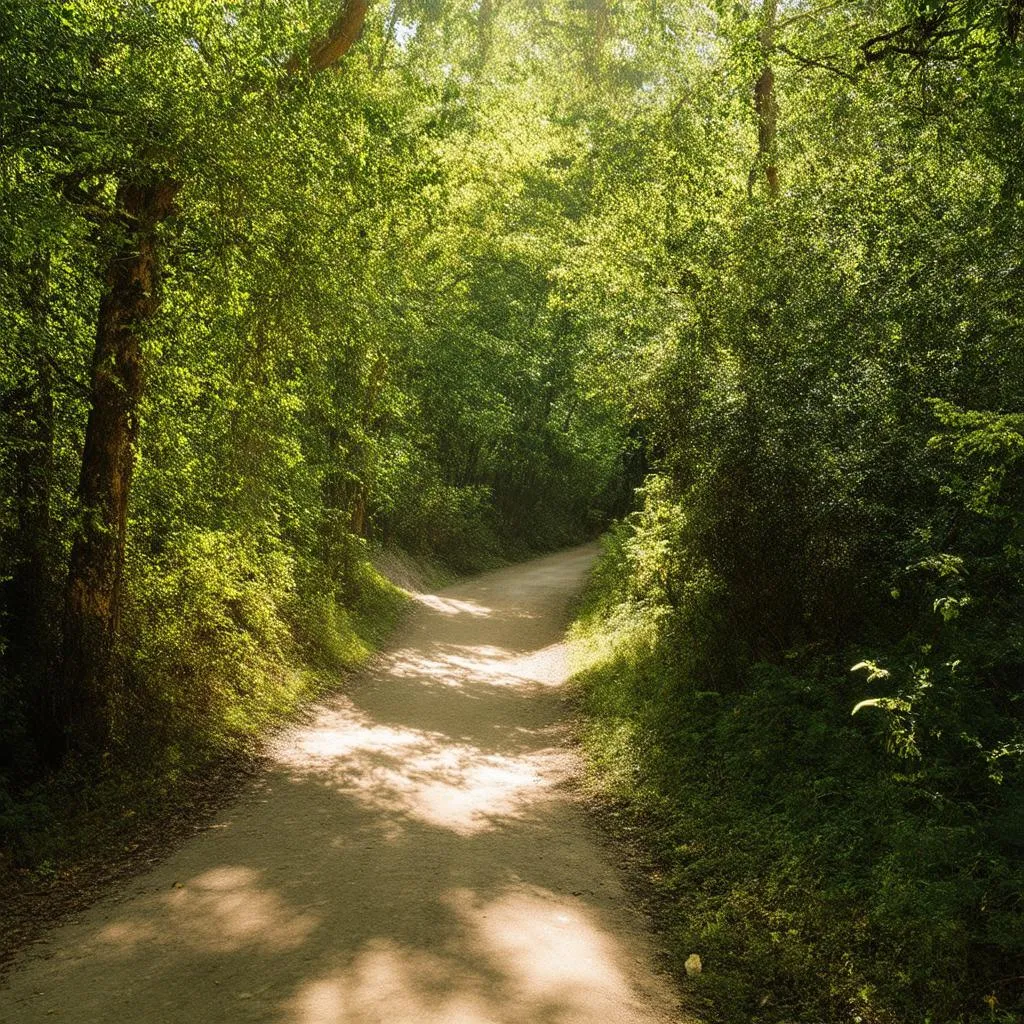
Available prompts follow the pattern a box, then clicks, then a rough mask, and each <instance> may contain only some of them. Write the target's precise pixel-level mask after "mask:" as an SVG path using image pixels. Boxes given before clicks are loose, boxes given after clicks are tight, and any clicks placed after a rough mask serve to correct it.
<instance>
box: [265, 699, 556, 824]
mask: <svg viewBox="0 0 1024 1024" xmlns="http://www.w3.org/2000/svg"><path fill="white" fill-rule="evenodd" d="M278 756H279V761H280V762H281V763H282V764H283V765H285V766H286V767H288V768H289V769H291V771H292V772H294V773H295V774H296V775H297V776H300V777H303V778H309V777H313V778H316V779H318V780H319V781H320V782H322V783H323V784H325V785H328V786H330V787H331V788H333V789H335V790H337V791H338V792H341V793H345V794H346V795H348V796H350V797H352V798H354V799H356V800H358V801H359V803H361V804H362V805H363V806H365V807H368V808H373V809H374V810H377V811H383V812H385V813H386V814H387V815H388V816H389V818H390V819H393V818H394V816H395V815H398V816H400V817H402V818H407V819H409V820H411V821H417V822H420V823H422V824H426V825H432V826H434V827H437V828H444V829H449V830H451V831H453V832H455V833H457V834H459V835H471V834H473V833H476V832H480V831H483V830H487V829H492V828H494V827H496V826H497V824H498V823H499V821H500V820H502V819H508V818H516V817H519V816H521V814H522V812H523V809H524V808H525V806H526V805H527V804H528V803H530V802H532V801H534V800H536V799H538V798H540V797H541V796H543V795H544V794H545V793H546V791H547V790H549V789H550V788H551V786H552V784H553V783H554V781H556V780H557V779H560V778H561V777H562V776H563V775H564V772H565V767H564V761H563V759H562V757H561V755H560V754H559V752H558V751H557V750H556V749H552V748H547V747H546V748H543V749H539V750H534V751H529V752H527V753H524V754H520V755H517V756H509V755H505V754H498V753H494V752H490V751H485V750H483V749H481V748H480V747H479V746H476V745H474V744H472V743H468V742H453V741H452V740H451V739H450V738H449V737H447V736H445V735H443V734H441V733H436V732H429V731H427V730H421V729H412V728H402V727H397V726H391V725H378V724H376V723H375V722H373V720H372V719H370V718H369V717H368V716H367V715H365V714H363V713H362V712H360V711H359V710H358V709H357V708H355V707H354V706H349V707H341V708H335V710H334V711H333V712H332V713H331V715H330V717H329V720H327V721H323V722H322V723H321V724H320V725H319V726H317V727H314V728H311V729H309V730H307V731H305V732H303V733H300V734H299V735H298V736H296V737H295V738H294V739H293V741H292V742H291V743H290V744H289V746H288V748H287V749H286V750H282V751H281V752H280V753H279V755H278ZM385 823H386V824H388V825H390V826H393V825H394V822H393V820H388V819H382V824H385ZM390 831H391V832H392V833H394V829H393V827H392V828H391V829H390Z"/></svg>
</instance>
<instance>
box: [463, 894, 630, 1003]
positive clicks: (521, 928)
mask: <svg viewBox="0 0 1024 1024" xmlns="http://www.w3.org/2000/svg"><path fill="white" fill-rule="evenodd" d="M447 902H448V903H449V905H450V906H451V907H452V909H453V910H454V911H455V912H456V914H457V915H458V916H459V917H460V919H461V920H462V921H463V924H464V925H465V926H466V927H467V928H468V929H470V930H471V931H472V933H473V935H474V940H475V941H474V946H475V947H476V948H477V949H479V950H480V951H481V952H483V953H484V954H485V955H486V956H487V957H488V959H489V960H490V962H491V963H493V964H501V965H503V969H504V973H505V987H506V993H507V995H506V998H509V999H511V1000H513V1001H518V1002H521V1003H525V1004H529V1005H536V1004H540V1005H563V1006H567V1007H568V1006H571V1007H572V1009H573V1013H572V1014H567V1015H566V1016H567V1019H573V1020H575V1019H581V1020H587V1021H590V1020H593V1021H605V1020H609V1019H610V1020H616V1019H620V1011H621V1009H622V1008H623V1007H624V1006H626V1005H628V1003H629V1002H631V992H630V985H629V983H628V981H627V980H626V978H625V976H624V975H623V973H622V971H621V970H620V969H619V967H618V966H617V965H616V962H615V955H614V943H613V942H612V940H611V937H610V936H609V935H608V934H607V933H606V932H605V931H603V930H602V928H601V927H600V926H599V925H598V923H597V922H596V921H595V920H594V919H593V917H592V916H591V915H590V914H588V913H586V912H585V911H584V910H583V909H582V908H581V907H580V906H579V905H578V904H576V903H574V902H573V901H572V900H570V899H566V898H565V897H563V896H560V895H558V894H556V893H553V892H550V891H549V890H546V889H542V888H539V887H536V886H522V887H516V888H512V889H509V890H508V891H506V892H505V893H504V894H502V895H501V896H499V897H497V898H496V899H492V900H481V899H480V898H479V897H478V896H477V895H476V894H475V893H473V892H472V891H470V890H465V889H462V890H455V891H453V892H452V893H450V894H449V896H448V900H447Z"/></svg>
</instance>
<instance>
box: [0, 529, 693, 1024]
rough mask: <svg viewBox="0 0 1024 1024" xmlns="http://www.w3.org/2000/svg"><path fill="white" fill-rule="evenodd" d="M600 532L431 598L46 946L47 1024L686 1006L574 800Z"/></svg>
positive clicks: (466, 1016) (428, 1017)
mask: <svg viewBox="0 0 1024 1024" xmlns="http://www.w3.org/2000/svg"><path fill="white" fill-rule="evenodd" d="M593 555H594V551H593V549H592V548H590V547H588V548H580V549H576V550H573V551H568V552H563V553H561V554H557V555H553V556H550V557H546V558H541V559H537V560H535V561H532V562H529V563H526V564H524V565H518V566H514V567H512V568H508V569H502V570H500V571H498V572H494V573H489V574H488V575H485V576H480V577H477V578H476V579H474V580H471V581H469V582H465V583H462V584H460V585H458V586H456V587H452V588H450V589H448V590H445V591H443V592H442V593H440V594H438V595H436V596H421V597H420V598H419V599H418V600H419V601H420V605H421V607H420V608H419V609H418V610H417V611H416V612H415V613H414V614H413V615H412V616H411V618H410V620H409V622H408V623H407V625H406V627H405V628H404V629H403V631H402V633H401V635H400V636H399V637H397V638H396V642H395V644H394V646H393V647H392V648H391V653H390V654H388V655H386V656H385V657H384V658H383V659H382V660H381V662H379V663H378V664H377V665H376V666H375V668H374V670H373V671H372V672H368V673H367V674H366V676H365V678H363V679H362V680H361V681H359V682H357V683H355V684H354V685H353V686H352V687H350V688H349V692H347V693H346V694H344V695H340V696H337V697H334V698H332V699H330V700H329V701H327V702H326V703H325V704H324V705H322V706H321V707H320V708H319V709H318V711H317V712H316V714H315V716H314V718H313V720H312V721H311V723H310V724H307V725H304V726H302V727H301V728H297V729H294V730H292V731H290V732H289V733H288V734H286V735H284V736H282V737H281V739H280V741H279V742H278V743H277V744H276V745H275V754H274V761H275V766H274V767H273V769H272V770H271V771H270V772H269V773H268V774H267V775H265V776H264V777H263V778H262V779H261V780H260V781H259V783H258V784H256V785H255V786H254V787H253V788H252V790H251V791H250V792H249V793H248V795H247V796H246V797H245V798H244V799H243V800H242V801H241V802H240V803H238V804H237V805H236V806H234V807H233V808H231V809H230V810H228V811H226V812H225V813H224V814H222V815H221V817H220V819H219V821H218V822H217V824H215V825H214V826H213V827H212V828H210V829H209V830H207V831H205V832H203V833H202V834H200V835H199V836H197V837H196V838H195V839H194V840H193V841H191V842H190V843H189V844H188V845H186V846H185V847H183V848H182V849H180V850H179V851H178V852H177V853H176V854H174V855H173V856H172V857H170V858H169V859H168V860H167V861H165V862H164V863H163V864H161V865H160V866H159V867H158V868H156V869H155V870H153V871H152V872H150V873H149V874H148V875H145V876H143V877H141V878H139V879H137V880H136V881H135V882H134V883H133V884H131V885H129V886H128V887H126V888H125V889H124V890H123V891H121V892H119V893H117V894H115V895H113V896H111V897H109V898H108V899H106V900H104V901H103V902H102V903H100V904H98V905H97V906H95V907H93V908H92V910H90V911H89V912H87V913H85V914H84V915H82V916H81V917H80V918H78V919H77V920H76V921H74V922H72V923H70V924H68V925H66V926H64V927H62V928H59V929H58V930H56V931H55V932H53V933H52V934H51V936H50V937H49V939H48V940H46V941H44V942H42V943H40V944H39V945H37V946H36V947H34V949H33V951H32V954H31V956H30V957H29V958H28V960H27V961H26V962H25V964H24V965H23V966H22V967H21V968H20V969H16V970H15V971H14V973H13V974H12V975H11V976H10V978H9V979H8V981H7V986H6V988H5V989H3V990H0V1021H2V1022H4V1024H33V1022H35V1021H47V1022H52V1021H54V1020H67V1021H76V1022H82V1024H106V1022H116V1024H136V1022H138V1024H142V1022H145V1024H160V1022H168V1024H170V1022H173V1024H192V1022H195V1024H221V1022H224V1024H226V1022H229V1021H230V1022H247V1021H265V1022H272V1024H370V1022H379V1024H412V1022H416V1024H442V1022H443V1024H487V1022H491V1024H641V1022H643V1024H666V1022H670V1021H676V1020H679V1019H680V1017H679V1015H678V1014H677V1013H676V1011H675V997H674V995H673V993H672V992H671V990H670V989H669V987H668V985H667V984H666V983H665V982H664V981H663V980H662V979H661V978H660V976H658V975H657V974H655V973H654V972H653V971H652V969H651V967H650V962H651V957H650V947H649V940H648V938H647V937H646V935H645V932H644V928H643V923H642V921H641V920H640V918H639V917H638V915H637V914H636V913H635V912H634V911H633V910H631V909H630V908H629V904H628V901H627V899H626V897H625V895H624V893H623V891H622V888H621V886H620V883H619V880H618V877H617V872H616V870H615V868H614V867H613V865H612V864H610V863H609V857H610V853H609V851H608V850H607V849H606V848H605V847H604V846H603V845H602V844H601V843H600V841H599V837H598V836H597V835H596V834H595V833H594V831H593V829H592V826H591V825H590V823H589V822H588V820H587V816H586V811H585V808H583V807H582V806H581V805H580V803H579V801H578V800H576V799H575V798H574V796H573V791H572V787H571V785H569V782H570V780H571V778H572V775H573V773H574V771H575V770H576V765H575V759H574V755H573V754H571V753H570V752H569V751H568V749H567V748H566V746H565V744H564V738H565V737H564V718H565V706H564V704H563V702H562V700H561V699H560V696H559V691H558V686H559V684H560V683H561V682H563V681H564V679H565V676H566V664H565V649H564V645H562V644H561V643H560V642H559V641H560V637H561V633H562V629H563V628H564V624H565V618H566V607H567V603H568V601H569V600H570V599H571V597H572V596H573V594H574V593H576V591H577V590H578V588H579V586H580V584H581V582H582V580H583V577H584V574H585V573H586V570H587V568H588V566H589V565H590V563H591V561H592V558H593Z"/></svg>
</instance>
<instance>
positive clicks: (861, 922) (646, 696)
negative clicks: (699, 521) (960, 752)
mask: <svg viewBox="0 0 1024 1024" xmlns="http://www.w3.org/2000/svg"><path fill="white" fill-rule="evenodd" d="M642 532H643V527H642V526H641V527H640V528H639V530H638V529H636V528H634V527H629V526H623V527H621V528H619V529H618V531H616V532H613V534H612V535H611V537H610V538H609V539H608V540H607V541H606V546H605V552H604V555H603V557H602V559H601V561H600V564H599V565H598V568H597V570H596V572H595V575H594V578H593V580H592V583H591V586H590V589H589V591H588V593H587V594H586V595H585V598H584V603H583V606H582V608H581V610H580V613H579V617H578V619H577V621H576V624H575V626H574V634H575V639H576V645H575V647H576V650H577V654H576V657H577V659H578V660H577V666H576V668H577V674H576V677H575V679H576V687H577V692H578V699H579V701H580V707H581V712H582V716H581V718H582V740H583V745H584V749H585V752H586V755H587V759H588V765H589V782H590V785H591V786H592V788H593V790H594V792H595V794H597V795H598V796H600V797H601V798H603V799H604V800H606V801H609V802H611V803H612V804H613V805H614V807H615V810H616V812H617V813H616V815H615V816H614V817H615V819H616V820H618V821H620V822H622V823H624V826H625V830H628V834H629V836H630V838H631V839H633V840H634V841H639V842H640V844H641V845H642V846H643V847H644V854H645V856H646V859H647V863H648V867H649V871H648V873H649V875H650V882H651V885H652V887H653V890H654V897H655V898H654V900H653V902H654V904H655V905H656V907H657V908H658V910H657V914H658V915H659V917H660V924H661V925H662V927H663V928H664V931H665V935H666V944H667V946H668V948H669V950H670V955H671V958H672V962H673V967H674V969H675V970H676V971H677V973H678V974H679V976H680V978H681V979H682V982H683V984H684V986H685V988H686V990H687V993H688V1001H689V1003H690V1005H691V1006H692V1007H693V1008H694V1009H695V1010H696V1011H697V1012H698V1013H699V1014H700V1015H701V1016H702V1017H703V1018H704V1019H706V1020H709V1021H721V1022H729V1024H740V1022H743V1024H793V1022H801V1024H826V1022H828V1024H832V1022H836V1024H838V1022H849V1024H896V1022H901V1024H953V1022H966V1021H977V1022H979V1024H980V1022H981V1021H998V1022H1005V1024H1009V1022H1010V1021H1011V1020H1016V1019H1019V1018H1018V1017H1017V1015H1016V1014H1017V1012H1019V1011H1020V1009H1021V1003H1020V1002H1019V1001H1018V1000H1019V999H1020V991H1021V989H1020V981H1021V979H1020V978H1016V977H1015V976H1017V975H1020V974H1021V973H1022V972H1021V969H1020V961H1019V960H1017V959H1015V958H1016V957H1017V956H1018V955H1019V952H1020V950H1021V948H1022V925H1024V913H1022V911H1024V907H1022V901H1021V891H1022V888H1024V886H1022V883H1024V871H1022V865H1021V859H1020V857H1019V852H1020V842H1021V837H1022V836H1024V830H1020V829H1019V825H1020V823H1021V821H1022V820H1024V819H1022V818H1021V808H1022V803H1021V800H1020V799H1019V797H1020V787H1019V786H1018V787H1017V788H1016V789H1014V788H1013V780H1012V779H1003V780H1002V783H1003V786H1002V789H1000V791H999V794H998V798H994V797H992V795H991V793H989V792H982V791H981V790H980V788H979V789H977V790H975V791H972V788H971V787H972V780H971V778H970V774H971V773H970V771H969V770H968V769H967V768H966V767H965V769H964V770H963V772H962V776H961V778H960V779H959V780H957V779H956V778H951V777H950V775H949V772H948V766H943V765H941V764H936V763H929V762H928V760H927V758H920V757H919V758H906V757H901V756H899V752H898V751H895V750H892V749H889V750H887V749H886V737H885V733H884V730H883V729H882V727H881V726H880V724H879V721H878V719H877V717H876V719H874V720H871V719H870V718H869V716H866V715H858V716H851V709H852V707H853V705H854V703H855V700H856V699H857V697H858V696H861V695H862V694H863V683H862V681H860V680H858V679H857V678H856V677H855V676H854V677H851V674H850V672H849V664H850V663H849V661H844V660H843V659H842V658H839V657H834V658H829V657H826V656H824V655H822V654H820V653H819V654H816V655H810V654H807V653H806V652H790V654H789V656H788V657H786V658H783V659H781V661H780V662H779V663H775V664H768V663H753V664H749V665H748V666H747V667H745V668H743V669H741V670H739V672H738V674H737V676H736V678H735V679H734V680H732V681H731V683H727V682H719V683H717V684H716V685H715V686H714V688H712V687H711V686H708V685H707V683H706V682H705V683H702V680H701V677H700V676H699V675H697V674H696V672H695V668H694V666H697V665H699V662H700V650H699V646H700V642H701V637H700V634H699V631H697V630H695V629H694V626H693V621H695V620H692V619H691V621H690V623H689V624H688V625H682V624H681V622H680V616H679V614H678V609H673V607H672V606H671V605H669V604H667V603H664V602H660V601H658V600H657V599H654V600H652V599H651V596H650V595H651V591H650V590H649V589H644V590H640V591H638V590H636V589H633V588H631V586H630V583H629V581H630V579H631V578H633V579H635V574H636V573H637V571H638V565H637V551H636V545H637V544H638V543H639V541H638V534H642ZM639 539H640V540H642V536H641V537H640V538H639ZM631 545H633V550H630V546H631ZM695 648H696V649H695ZM1015 823H1016V824H1015ZM1014 837H1015V838H1014ZM695 952H696V953H698V954H699V955H700V956H701V958H702V960H703V968H704V969H703V972H702V973H700V974H699V975H696V976H693V977H686V976H685V971H684V969H683V964H684V961H685V959H686V958H687V956H688V955H690V954H691V953H695Z"/></svg>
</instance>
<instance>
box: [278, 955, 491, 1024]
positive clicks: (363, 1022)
mask: <svg viewBox="0 0 1024 1024" xmlns="http://www.w3.org/2000/svg"><path fill="white" fill-rule="evenodd" d="M488 1002H489V1001H488V999H487V997H486V995H485V993H484V991H482V986H481V984H480V980H479V979H478V978H476V977H475V975H474V972H473V971H472V969H471V968H469V967H464V966H462V965H461V964H459V963H458V961H456V960H454V959H452V958H450V957H446V956H441V955H438V954H435V953H427V952H425V951H423V950H414V949H408V948H405V947H403V946H401V945H399V944H398V943H397V942H395V941H393V940H390V939H377V940H375V941H373V942H371V943H369V944H368V945H367V947H366V948H365V949H364V950H362V951H361V952H360V953H359V955H358V956H357V957H356V959H355V961H354V962H353V963H352V965H351V966H350V967H348V968H346V969H344V970H339V971H336V972H335V973H333V974H331V975H329V976H327V977H325V978H321V979H318V980H316V981H311V982H308V983H307V984H305V985H304V986H303V987H302V988H301V989H300V991H299V993H298V994H297V995H296V997H295V998H294V1000H293V1001H292V1002H291V1004H290V1005H289V1007H288V1008H287V1010H286V1013H287V1014H288V1016H287V1017H286V1020H287V1021H289V1022H290V1024H370V1022H374V1024H377V1022H380V1021H387V1022H388V1024H428V1022H438V1024H440V1022H442V1021H443V1022H444V1024H484V1022H487V1024H493V1022H495V1021H497V1020H499V1019H500V1018H499V1017H497V1016H496V1015H494V1014H493V1013H491V1012H490V1010H489V1007H488Z"/></svg>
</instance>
